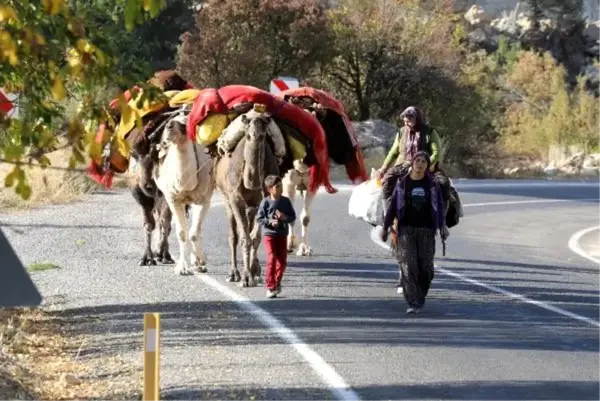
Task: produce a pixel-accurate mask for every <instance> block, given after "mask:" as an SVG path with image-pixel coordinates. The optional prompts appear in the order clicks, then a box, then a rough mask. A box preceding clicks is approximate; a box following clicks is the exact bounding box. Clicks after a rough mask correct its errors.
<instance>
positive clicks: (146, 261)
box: [138, 255, 156, 266]
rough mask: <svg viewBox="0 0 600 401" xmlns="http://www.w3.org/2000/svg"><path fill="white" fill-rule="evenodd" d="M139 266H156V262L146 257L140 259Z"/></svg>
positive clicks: (150, 257)
mask: <svg viewBox="0 0 600 401" xmlns="http://www.w3.org/2000/svg"><path fill="white" fill-rule="evenodd" d="M138 265H139V266H156V261H155V260H154V259H153V258H152V256H148V255H144V256H142V258H141V259H140V261H139V263H138Z"/></svg>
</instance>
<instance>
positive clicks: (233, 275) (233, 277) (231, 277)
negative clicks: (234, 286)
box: [227, 271, 242, 283]
mask: <svg viewBox="0 0 600 401" xmlns="http://www.w3.org/2000/svg"><path fill="white" fill-rule="evenodd" d="M241 279H242V276H241V275H240V273H239V272H237V271H236V272H235V273H231V274H230V275H229V276H228V277H227V282H229V283H237V282H238V281H240V280H241Z"/></svg>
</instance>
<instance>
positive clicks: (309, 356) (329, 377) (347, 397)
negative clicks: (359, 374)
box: [196, 275, 360, 401]
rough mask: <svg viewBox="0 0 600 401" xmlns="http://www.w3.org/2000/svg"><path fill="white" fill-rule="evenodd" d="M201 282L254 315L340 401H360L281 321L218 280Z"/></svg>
mask: <svg viewBox="0 0 600 401" xmlns="http://www.w3.org/2000/svg"><path fill="white" fill-rule="evenodd" d="M196 277H198V278H199V279H200V280H202V281H203V282H204V283H206V284H208V285H209V286H211V287H213V288H214V289H216V290H217V291H219V292H220V293H221V294H223V295H225V296H226V297H228V298H230V299H231V300H232V301H233V302H235V303H236V304H238V305H239V306H240V307H241V308H242V309H244V310H246V311H247V312H249V313H251V314H252V315H254V316H255V317H256V318H257V319H258V320H260V321H261V322H262V323H263V324H264V325H265V326H267V327H268V328H269V330H271V331H272V332H273V333H275V334H277V335H278V336H279V338H281V339H282V340H283V341H285V342H287V343H288V344H290V345H291V346H292V347H293V348H294V349H295V350H296V352H298V353H299V354H300V356H302V358H304V360H305V361H306V362H307V363H308V364H309V365H310V367H311V368H312V369H313V370H314V371H315V372H316V373H317V374H318V375H319V376H321V378H322V379H323V381H324V382H325V383H326V384H327V386H328V388H329V391H330V392H331V393H332V394H333V396H334V397H336V398H337V399H338V400H342V401H360V397H359V396H358V394H356V393H355V392H354V391H353V390H352V389H351V388H350V386H349V385H348V384H347V383H346V382H345V381H344V379H343V378H342V377H341V376H340V375H339V374H338V373H337V372H336V371H335V369H333V367H331V365H329V364H328V363H327V362H326V361H325V360H324V359H323V358H322V357H321V356H320V355H319V354H317V353H316V352H315V351H313V350H312V349H311V348H310V347H309V346H308V345H307V344H306V343H304V342H303V341H302V340H301V339H300V338H299V337H298V336H297V335H296V334H295V333H294V332H293V331H292V330H290V329H289V328H287V327H286V326H285V325H284V324H283V323H281V321H279V319H277V318H276V317H275V316H273V315H271V314H270V313H269V312H267V311H266V310H264V309H263V308H261V307H259V306H257V305H255V304H254V303H253V302H252V301H250V300H249V299H248V298H246V297H244V296H243V295H240V294H238V293H237V292H235V291H233V290H232V289H230V288H228V287H227V286H225V285H223V284H221V283H219V282H218V281H217V280H216V279H214V278H212V277H210V276H206V275H197V276H196Z"/></svg>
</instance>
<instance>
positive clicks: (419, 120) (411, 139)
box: [400, 106, 429, 160]
mask: <svg viewBox="0 0 600 401" xmlns="http://www.w3.org/2000/svg"><path fill="white" fill-rule="evenodd" d="M400 118H402V119H404V118H410V119H414V120H415V126H414V127H413V128H411V129H410V131H409V133H408V135H407V136H406V144H405V151H406V156H408V158H409V159H410V160H412V159H413V158H414V156H415V154H416V152H417V151H418V150H419V143H420V142H421V137H422V136H423V135H427V134H428V133H429V122H428V121H427V117H425V114H424V113H423V112H422V111H421V109H419V108H417V107H415V106H409V107H407V108H406V109H404V111H403V112H402V113H400Z"/></svg>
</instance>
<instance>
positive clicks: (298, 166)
mask: <svg viewBox="0 0 600 401" xmlns="http://www.w3.org/2000/svg"><path fill="white" fill-rule="evenodd" d="M308 181H309V171H308V166H307V165H306V164H304V163H303V162H302V161H301V160H294V168H292V169H290V170H288V171H287V172H286V173H285V176H284V177H283V179H282V184H283V195H284V196H287V197H288V198H290V201H291V202H292V204H294V199H295V197H296V191H298V192H300V196H302V198H303V200H304V204H303V206H302V212H301V213H300V218H299V219H298V220H299V221H300V222H301V224H302V228H301V230H302V231H301V237H300V243H298V241H297V240H296V234H295V233H294V226H295V224H294V223H291V224H290V232H289V234H288V238H287V248H288V252H293V251H294V249H295V248H296V246H298V250H297V252H296V255H297V256H310V255H312V254H313V250H312V248H311V247H310V245H308V225H309V224H310V215H311V209H312V202H313V200H314V198H315V196H316V192H311V191H309V190H308Z"/></svg>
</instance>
